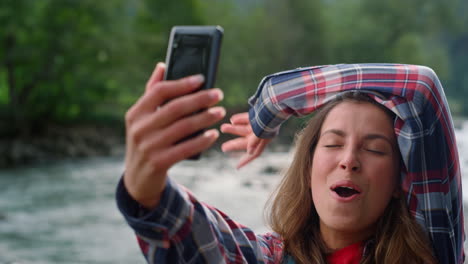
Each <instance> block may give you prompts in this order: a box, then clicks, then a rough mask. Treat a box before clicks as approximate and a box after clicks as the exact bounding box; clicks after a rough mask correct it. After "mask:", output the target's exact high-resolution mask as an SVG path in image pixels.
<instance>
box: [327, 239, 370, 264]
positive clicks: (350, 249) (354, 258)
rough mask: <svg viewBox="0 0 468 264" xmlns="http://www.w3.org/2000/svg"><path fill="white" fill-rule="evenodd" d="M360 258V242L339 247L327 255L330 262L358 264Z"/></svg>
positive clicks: (334, 263)
mask: <svg viewBox="0 0 468 264" xmlns="http://www.w3.org/2000/svg"><path fill="white" fill-rule="evenodd" d="M361 258H362V242H358V243H355V244H352V245H349V246H347V247H345V248H342V249H339V250H337V251H335V252H333V253H332V254H330V255H328V256H327V261H328V263H330V264H359V261H361Z"/></svg>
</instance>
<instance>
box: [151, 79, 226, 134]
mask: <svg viewBox="0 0 468 264" xmlns="http://www.w3.org/2000/svg"><path fill="white" fill-rule="evenodd" d="M222 99H223V92H222V91H221V90H220V89H217V88H215V89H209V90H204V91H200V92H197V93H193V94H190V95H186V96H183V97H180V98H176V99H173V100H172V101H170V102H168V103H167V104H165V105H163V106H162V107H160V108H159V109H158V112H157V113H155V114H154V115H153V123H154V124H155V127H154V128H161V127H166V126H168V125H170V124H172V123H174V122H175V121H176V120H179V119H181V118H182V117H185V116H188V115H191V114H193V113H195V112H199V111H200V110H203V109H206V108H208V107H210V106H213V105H215V104H216V103H218V102H219V101H221V100H222Z"/></svg>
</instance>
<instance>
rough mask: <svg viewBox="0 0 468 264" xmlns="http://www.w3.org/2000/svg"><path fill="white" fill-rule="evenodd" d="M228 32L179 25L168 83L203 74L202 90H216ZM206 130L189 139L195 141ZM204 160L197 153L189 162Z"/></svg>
mask: <svg viewBox="0 0 468 264" xmlns="http://www.w3.org/2000/svg"><path fill="white" fill-rule="evenodd" d="M223 34H224V30H223V28H222V27H220V26H175V27H173V28H172V30H171V35H170V38H169V45H168V47H167V54H166V72H165V75H164V79H165V80H177V79H180V78H183V77H186V76H189V75H194V74H199V73H201V74H203V76H204V77H205V82H204V83H203V84H202V86H201V87H200V89H208V88H213V87H214V84H215V81H216V72H217V69H218V61H219V56H220V50H221V40H222V38H223ZM201 133H203V130H201V131H198V132H196V133H194V134H193V135H191V136H189V137H187V138H185V139H184V140H187V139H189V138H193V137H195V136H197V135H199V134H201ZM199 158H200V154H197V155H195V156H193V157H191V158H189V159H191V160H196V159H199Z"/></svg>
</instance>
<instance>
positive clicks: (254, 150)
mask: <svg viewBox="0 0 468 264" xmlns="http://www.w3.org/2000/svg"><path fill="white" fill-rule="evenodd" d="M230 121H231V123H230V124H229V123H225V124H222V125H221V132H223V133H228V134H233V135H236V136H239V137H238V138H235V139H232V140H228V141H226V142H225V143H223V144H222V145H221V150H222V151H223V152H230V151H243V150H245V153H244V154H243V155H242V156H241V158H240V160H239V162H238V163H237V169H240V168H242V167H243V166H245V165H247V164H248V163H249V162H251V161H253V160H254V159H256V158H257V157H258V156H260V155H261V154H262V152H263V150H264V149H265V147H266V146H267V145H268V143H270V141H271V139H262V138H258V137H257V136H256V135H255V134H254V132H253V131H252V127H251V126H250V121H249V114H248V113H247V112H245V113H240V114H235V115H233V116H232V117H231V119H230Z"/></svg>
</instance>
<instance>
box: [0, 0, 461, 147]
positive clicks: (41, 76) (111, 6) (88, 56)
mask: <svg viewBox="0 0 468 264" xmlns="http://www.w3.org/2000/svg"><path fill="white" fill-rule="evenodd" d="M467 14H468V1H466V0H446V1H440V0H414V1H404V0H382V1H374V0H348V1H337V0H288V1H285V0H269V1H267V0H256V1H247V0H243V1H239V0H237V1H235V0H178V1H170V0H107V1H95V0H3V1H1V2H0V118H1V119H0V120H1V122H0V123H1V124H0V136H1V138H2V139H8V138H16V137H18V135H21V136H25V137H27V136H30V135H34V134H37V133H41V131H44V129H45V128H46V127H50V126H51V124H55V125H56V124H59V125H61V126H73V125H76V124H98V125H112V126H117V127H122V126H123V116H124V114H125V111H126V110H127V109H128V108H129V107H130V106H131V105H132V104H133V103H134V102H135V101H136V99H137V98H138V97H139V96H140V95H141V94H142V93H143V91H144V85H145V82H146V80H147V78H148V77H149V76H150V74H151V72H152V71H153V68H154V66H155V64H156V62H158V61H164V59H165V53H166V47H167V41H168V36H169V32H170V29H171V27H172V26H174V25H191V24H194V25H195V24H196V25H199V24H200V25H204V24H206V25H212V24H215V25H221V26H222V27H223V28H224V30H225V35H224V40H223V47H222V52H221V60H220V66H219V71H218V80H217V86H218V87H221V88H222V89H223V90H224V91H225V100H224V102H223V104H224V105H225V106H226V107H228V109H231V110H232V109H245V106H246V100H247V98H248V97H249V96H250V95H251V94H253V93H254V91H255V89H256V88H257V84H258V83H259V81H260V80H261V78H262V77H263V76H265V75H267V74H269V73H273V72H277V71H282V70H286V69H290V68H295V67H299V66H308V65H320V64H335V63H354V62H394V63H409V64H423V65H427V66H429V67H431V68H433V69H434V70H435V71H436V72H437V74H438V75H439V77H440V78H441V80H442V83H443V85H444V87H445V89H446V94H447V96H448V98H449V102H450V106H451V109H452V113H453V114H454V115H456V116H460V115H467V114H468V105H467V104H464V100H465V98H468V16H467Z"/></svg>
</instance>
